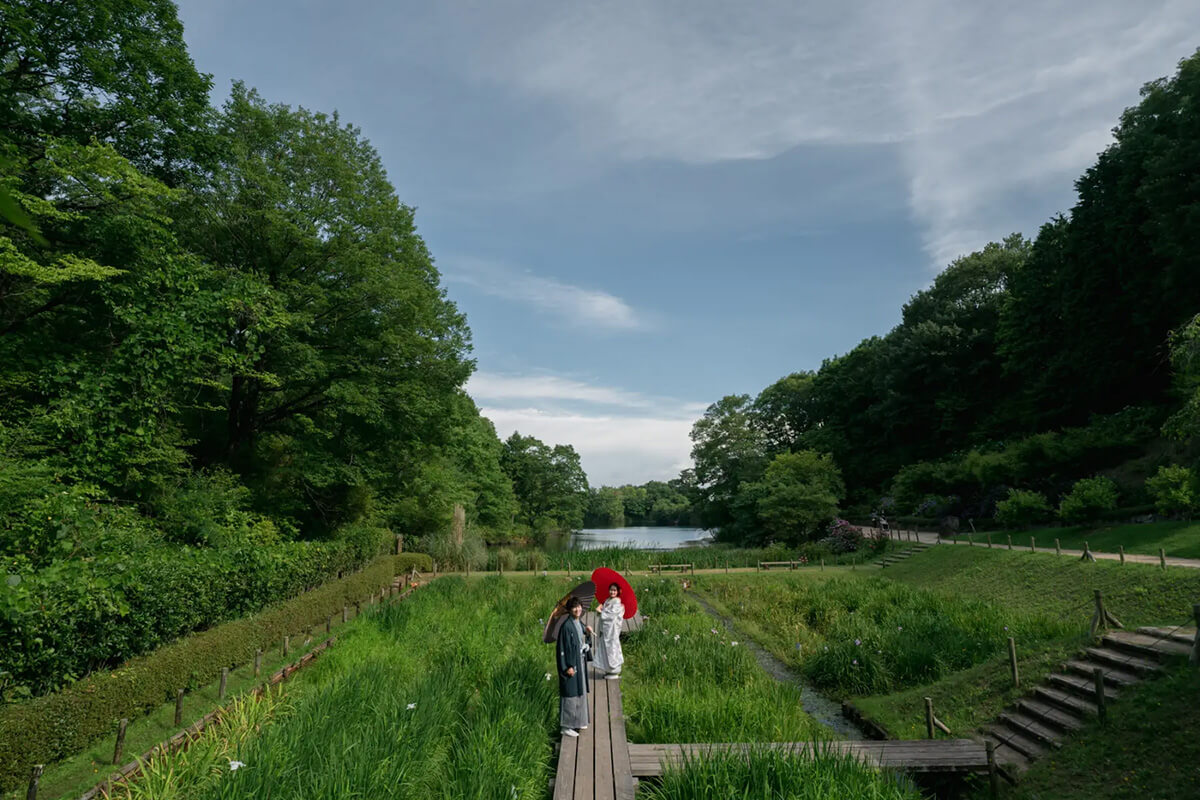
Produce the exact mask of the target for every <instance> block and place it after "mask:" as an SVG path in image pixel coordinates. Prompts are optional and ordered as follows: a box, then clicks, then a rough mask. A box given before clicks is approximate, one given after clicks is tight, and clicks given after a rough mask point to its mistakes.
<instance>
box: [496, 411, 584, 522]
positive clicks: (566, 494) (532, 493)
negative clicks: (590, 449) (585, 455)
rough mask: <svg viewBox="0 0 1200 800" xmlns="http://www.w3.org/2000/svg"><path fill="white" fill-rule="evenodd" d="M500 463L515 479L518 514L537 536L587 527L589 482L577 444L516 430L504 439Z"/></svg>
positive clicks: (521, 520) (514, 488)
mask: <svg viewBox="0 0 1200 800" xmlns="http://www.w3.org/2000/svg"><path fill="white" fill-rule="evenodd" d="M500 464H501V466H502V467H503V469H504V472H505V473H506V474H507V475H508V476H509V478H510V479H511V480H512V483H513V490H514V491H515V493H516V497H517V505H518V512H517V518H518V520H520V522H521V523H522V524H523V525H525V526H527V527H528V528H529V529H530V530H531V531H532V532H533V533H534V535H535V536H540V535H542V534H545V533H546V532H547V531H550V530H560V531H567V530H577V529H579V528H581V527H583V512H584V509H585V507H586V504H587V491H588V485H587V476H586V475H585V474H584V472H583V467H582V466H580V463H579V454H578V453H576V452H575V448H573V447H571V445H569V444H568V445H562V444H560V445H555V446H554V447H549V446H547V445H546V444H544V443H543V442H542V441H540V440H539V439H536V438H534V437H533V436H522V435H521V434H520V432H514V433H513V434H512V436H509V437H508V439H506V440H505V441H504V452H503V455H502V457H501V461H500Z"/></svg>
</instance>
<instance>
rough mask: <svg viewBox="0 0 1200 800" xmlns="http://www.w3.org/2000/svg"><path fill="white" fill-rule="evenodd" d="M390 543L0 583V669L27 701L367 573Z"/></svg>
mask: <svg viewBox="0 0 1200 800" xmlns="http://www.w3.org/2000/svg"><path fill="white" fill-rule="evenodd" d="M382 544H383V540H382V538H381V537H380V536H377V535H375V534H374V533H373V532H371V531H366V532H364V533H362V534H360V535H358V536H357V537H356V538H355V539H340V540H336V541H328V542H285V543H282V544H275V545H270V546H252V545H249V544H245V545H240V546H237V547H230V548H221V549H215V548H193V547H154V548H149V549H146V550H142V551H139V552H134V553H127V554H121V555H117V554H107V555H105V556H103V557H99V558H96V559H71V560H65V561H60V562H56V563H54V564H51V565H49V566H47V567H44V568H43V569H41V570H38V571H36V572H26V573H24V574H21V573H17V574H16V575H14V576H13V577H12V578H11V579H9V580H11V581H12V583H11V585H10V584H9V583H8V581H7V580H6V582H5V584H4V585H2V586H0V641H3V642H5V643H6V646H4V647H0V672H7V673H8V674H9V678H8V681H9V683H10V684H11V686H13V687H17V688H20V689H23V690H24V691H25V692H26V693H27V694H29V695H34V696H36V695H42V694H46V693H47V692H51V691H54V690H55V689H58V688H60V687H62V686H64V685H67V684H69V683H71V681H73V680H77V679H79V678H82V677H84V676H86V675H88V674H90V673H92V672H94V671H95V670H98V669H106V668H111V667H115V666H117V665H119V664H121V663H123V662H125V661H127V660H129V659H131V658H133V657H135V656H139V655H141V654H143V653H148V652H151V651H153V650H154V649H155V648H157V647H161V646H162V645H164V644H166V643H167V642H172V641H175V640H176V639H178V638H179V637H181V636H186V635H188V634H189V633H192V632H193V631H198V630H204V629H205V628H209V627H212V626H213V625H218V624H220V623H222V622H225V621H227V620H231V619H238V618H240V617H244V616H246V615H247V614H253V613H255V612H256V611H259V610H260V609H262V608H265V607H266V606H267V605H268V604H270V603H277V602H279V601H281V600H286V599H288V598H290V597H296V596H298V595H299V594H301V593H302V592H305V591H308V590H309V589H312V588H314V587H316V586H320V585H321V584H323V583H325V582H326V581H328V580H329V579H331V578H335V577H337V576H338V575H339V574H342V573H346V572H351V571H353V570H357V569H361V568H362V567H363V565H365V564H367V563H370V562H371V560H372V559H374V558H375V557H376V556H377V555H379V553H380V548H381V545H382Z"/></svg>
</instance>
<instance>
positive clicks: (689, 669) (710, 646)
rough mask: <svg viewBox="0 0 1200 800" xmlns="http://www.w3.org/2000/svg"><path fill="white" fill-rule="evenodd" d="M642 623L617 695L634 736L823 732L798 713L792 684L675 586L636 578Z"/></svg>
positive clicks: (737, 737)
mask: <svg viewBox="0 0 1200 800" xmlns="http://www.w3.org/2000/svg"><path fill="white" fill-rule="evenodd" d="M637 591H638V602H639V608H641V609H642V612H643V613H644V614H645V615H646V623H645V625H644V627H643V628H642V630H641V631H640V632H639V633H637V634H635V635H633V636H630V637H627V639H626V643H625V647H624V650H625V659H626V665H625V670H624V672H625V678H624V680H623V681H622V697H623V699H624V703H625V711H626V714H627V715H628V716H629V721H628V723H627V733H628V735H629V737H630V739H631V741H638V742H680V743H683V742H730V741H734V742H796V741H810V740H814V739H823V738H829V736H830V735H831V734H830V732H829V730H828V729H827V728H825V727H824V726H822V725H820V724H819V723H817V722H816V721H815V720H813V719H812V718H811V717H809V716H808V715H807V714H805V713H804V711H803V709H802V708H801V705H800V692H799V689H798V687H795V686H787V685H783V684H780V683H779V682H777V681H775V680H774V679H773V678H771V677H770V676H768V675H767V674H766V673H765V672H763V670H762V668H761V667H760V666H759V665H758V663H757V662H756V661H755V659H754V656H753V654H752V653H751V652H750V651H749V650H748V649H747V648H746V647H745V646H744V645H743V644H742V643H740V642H738V641H737V640H736V638H731V637H729V636H728V635H727V634H725V631H724V629H723V628H719V626H718V627H714V623H713V621H712V619H711V618H710V617H709V616H707V615H706V614H705V613H704V612H703V611H702V610H701V609H700V608H699V607H698V606H697V605H696V603H695V602H694V601H693V600H691V599H689V598H688V597H687V596H686V594H685V593H684V592H683V590H682V589H681V588H680V585H679V581H678V580H673V579H666V578H650V579H646V580H643V581H640V582H639V583H638V585H637Z"/></svg>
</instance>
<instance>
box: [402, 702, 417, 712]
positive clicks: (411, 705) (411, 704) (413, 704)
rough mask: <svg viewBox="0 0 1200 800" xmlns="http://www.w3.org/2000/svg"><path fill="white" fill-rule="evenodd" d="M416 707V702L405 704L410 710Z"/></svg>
mask: <svg viewBox="0 0 1200 800" xmlns="http://www.w3.org/2000/svg"><path fill="white" fill-rule="evenodd" d="M416 707H417V704H416V703H409V704H408V705H407V706H405V708H407V709H408V710H409V711H412V710H413V709H414V708H416Z"/></svg>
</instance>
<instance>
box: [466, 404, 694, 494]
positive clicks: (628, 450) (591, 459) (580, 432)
mask: <svg viewBox="0 0 1200 800" xmlns="http://www.w3.org/2000/svg"><path fill="white" fill-rule="evenodd" d="M480 412H481V413H482V414H483V415H484V416H485V417H487V418H488V419H490V420H491V421H492V422H493V424H495V426H496V433H497V434H499V435H500V437H501V438H506V437H507V436H508V435H509V434H511V433H512V432H513V431H520V432H521V433H522V434H524V435H525V436H536V437H537V438H538V439H541V440H542V441H543V442H546V443H547V444H551V445H553V444H569V445H571V446H573V447H574V448H575V450H576V452H578V453H579V459H580V462H581V463H582V465H583V470H584V472H586V473H587V476H588V483H589V484H590V485H592V486H619V485H623V484H626V483H634V484H640V483H645V482H646V481H648V480H660V481H665V480H670V479H671V478H675V477H678V475H679V471H680V470H682V469H684V468H686V467H689V466H691V455H690V454H691V449H692V445H691V440H690V439H689V438H688V433H689V432H690V431H691V429H692V421H693V420H691V419H682V418H672V417H659V416H629V417H623V416H610V415H588V414H579V413H570V412H552V411H545V410H543V409H539V408H491V407H487V406H485V407H483V408H481V409H480Z"/></svg>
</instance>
